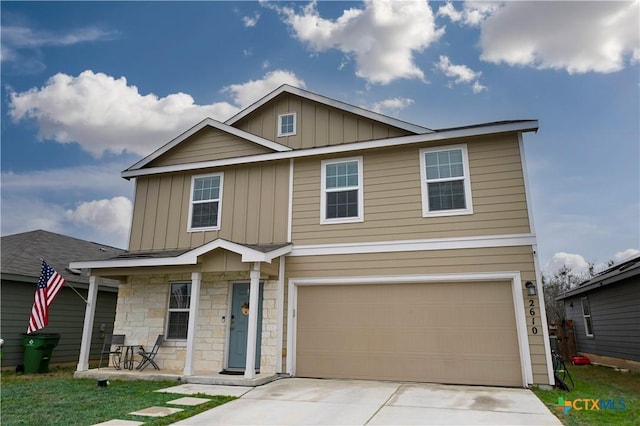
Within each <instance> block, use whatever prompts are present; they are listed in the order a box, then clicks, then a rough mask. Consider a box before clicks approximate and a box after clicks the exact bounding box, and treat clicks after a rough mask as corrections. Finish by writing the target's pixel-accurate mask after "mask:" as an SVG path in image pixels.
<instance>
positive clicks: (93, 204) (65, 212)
mask: <svg viewBox="0 0 640 426" xmlns="http://www.w3.org/2000/svg"><path fill="white" fill-rule="evenodd" d="M128 165H129V163H128V160H127V162H125V161H124V160H123V161H122V162H119V163H108V164H102V165H98V166H79V167H70V168H66V169H62V168H61V169H48V170H38V171H31V172H27V173H13V172H3V173H2V176H1V179H2V204H1V207H2V235H8V234H15V233H19V232H26V231H32V230H34V229H45V230H48V231H51V232H58V233H61V234H64V235H70V236H76V237H78V238H82V239H86V240H91V241H96V242H100V243H103V244H109V245H112V246H115V247H126V245H127V242H128V236H129V235H128V229H129V226H130V221H131V212H130V210H131V209H130V208H129V212H128V213H127V205H131V201H129V200H130V199H132V198H133V184H132V183H131V182H129V181H126V180H124V179H122V178H120V176H119V172H120V171H121V170H123V169H124V168H125V167H126V166H128ZM101 198H104V200H102V201H80V202H77V201H75V200H96V199H101ZM70 200H74V201H70ZM97 207H99V208H100V209H103V212H102V214H103V215H104V217H98V215H97V214H96V213H95V212H94V213H93V217H94V218H95V220H94V221H91V220H88V218H90V217H92V216H91V215H92V209H95V208H97ZM127 215H128V216H127Z"/></svg>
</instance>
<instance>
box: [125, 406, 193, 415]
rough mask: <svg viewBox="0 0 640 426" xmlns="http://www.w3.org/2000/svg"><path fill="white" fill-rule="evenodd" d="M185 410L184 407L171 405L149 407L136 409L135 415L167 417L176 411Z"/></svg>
mask: <svg viewBox="0 0 640 426" xmlns="http://www.w3.org/2000/svg"><path fill="white" fill-rule="evenodd" d="M180 411H184V410H183V409H182V408H170V407H149V408H145V409H143V410H138V411H134V412H133V413H129V414H133V415H134V416H147V417H165V416H170V415H172V414H175V413H179V412H180Z"/></svg>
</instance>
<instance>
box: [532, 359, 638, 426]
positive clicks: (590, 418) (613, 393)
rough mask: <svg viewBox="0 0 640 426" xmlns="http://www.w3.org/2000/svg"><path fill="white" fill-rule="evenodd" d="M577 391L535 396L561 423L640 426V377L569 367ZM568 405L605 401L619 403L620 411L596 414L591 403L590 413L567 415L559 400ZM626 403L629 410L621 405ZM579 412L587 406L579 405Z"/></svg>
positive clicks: (610, 370) (591, 367)
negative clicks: (562, 399) (595, 400)
mask: <svg viewBox="0 0 640 426" xmlns="http://www.w3.org/2000/svg"><path fill="white" fill-rule="evenodd" d="M567 368H568V370H569V372H570V373H571V376H572V377H573V381H574V382H575V385H576V386H575V388H574V389H572V390H571V391H562V390H556V389H554V390H542V389H539V388H533V392H534V393H535V394H536V395H537V396H538V398H540V400H541V401H542V402H543V403H544V404H545V405H546V406H547V407H549V409H550V410H551V412H553V413H554V414H555V415H556V416H557V417H558V418H559V419H560V421H561V422H562V423H563V424H565V425H570V426H583V425H584V426H587V425H588V426H598V425H607V426H609V425H629V426H632V425H633V426H635V425H638V424H640V373H633V372H628V373H623V372H620V371H617V370H615V369H613V368H607V367H600V366H595V365H583V366H577V365H576V366H572V365H569V366H567ZM559 397H562V398H564V400H565V401H576V400H579V399H589V400H593V399H601V400H605V401H608V400H609V399H611V400H613V401H614V402H615V407H616V408H618V410H611V409H606V410H602V409H601V410H593V409H591V408H592V403H591V402H590V403H588V404H589V405H588V407H589V408H590V409H588V410H585V409H583V410H575V409H571V410H569V411H568V412H567V413H566V414H564V413H563V411H561V410H558V409H556V406H557V405H558V398H559ZM621 399H622V400H624V405H625V409H624V410H622V409H619V408H622V406H621V405H620V400H621ZM576 403H577V407H578V408H584V407H585V404H586V403H585V402H583V401H576Z"/></svg>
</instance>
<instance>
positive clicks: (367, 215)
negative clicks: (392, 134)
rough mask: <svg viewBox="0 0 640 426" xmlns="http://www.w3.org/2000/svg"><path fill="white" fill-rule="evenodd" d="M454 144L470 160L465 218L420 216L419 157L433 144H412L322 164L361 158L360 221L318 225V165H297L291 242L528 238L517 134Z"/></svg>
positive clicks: (315, 160) (307, 162)
mask: <svg viewBox="0 0 640 426" xmlns="http://www.w3.org/2000/svg"><path fill="white" fill-rule="evenodd" d="M461 143H465V144H466V145H467V150H468V153H469V169H470V175H471V188H472V198H473V201H472V204H473V214H472V215H458V216H440V217H428V218H424V217H423V216H422V198H421V197H422V196H421V187H420V179H421V178H420V157H419V150H420V148H423V147H426V146H433V145H431V144H430V145H422V144H418V145H411V146H406V147H395V148H388V149H380V150H369V151H362V152H359V153H354V154H349V155H343V156H331V157H323V158H322V159H327V158H335V159H339V158H341V157H345V158H346V157H351V156H353V155H362V157H363V172H364V221H363V222H360V223H347V224H323V225H321V224H320V208H321V206H320V191H321V188H320V186H321V182H320V174H321V160H322V159H321V158H305V159H296V160H295V165H294V189H293V220H292V240H293V241H294V242H295V243H296V244H299V245H305V244H326V243H353V242H367V241H388V240H409V239H423V238H424V239H426V238H451V237H472V236H482V235H504V234H525V233H529V232H530V227H529V217H528V211H527V201H526V195H525V187H524V177H523V172H522V164H521V160H520V149H519V146H518V138H517V135H516V134H515V133H514V134H508V135H495V136H491V137H482V138H467V139H459V140H454V141H451V143H450V144H461ZM446 146H447V145H442V147H443V148H446Z"/></svg>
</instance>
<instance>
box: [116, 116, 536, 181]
mask: <svg viewBox="0 0 640 426" xmlns="http://www.w3.org/2000/svg"><path fill="white" fill-rule="evenodd" d="M532 131H533V132H535V131H538V120H510V121H497V122H491V123H481V124H475V125H471V126H464V127H454V128H449V129H442V130H437V131H431V132H430V133H425V134H417V135H408V136H399V137H395V138H386V139H374V140H370V141H364V142H352V143H345V144H341V145H331V146H323V147H320V148H309V149H298V150H291V151H284V152H273V153H268V154H258V155H248V156H244V157H232V158H225V159H221V160H211V161H201V162H196V163H186V164H176V165H171V166H158V167H149V168H146V169H142V166H140V167H137V168H136V167H134V166H135V165H134V166H131V167H130V168H128V169H127V170H124V171H123V172H122V174H121V176H122V177H123V178H125V179H130V178H133V177H137V176H145V175H153V174H159V173H172V172H181V171H187V170H198V169H207V168H211V167H222V166H230V165H238V164H248V163H255V162H260V161H273V160H282V159H290V158H302V157H309V156H315V155H327V154H335V153H347V152H353V151H359V150H363V149H372V148H385V147H391V146H402V145H409V144H415V143H421V142H442V141H446V140H448V139H453V138H464V137H471V136H482V135H490V134H497V133H505V132H532Z"/></svg>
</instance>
